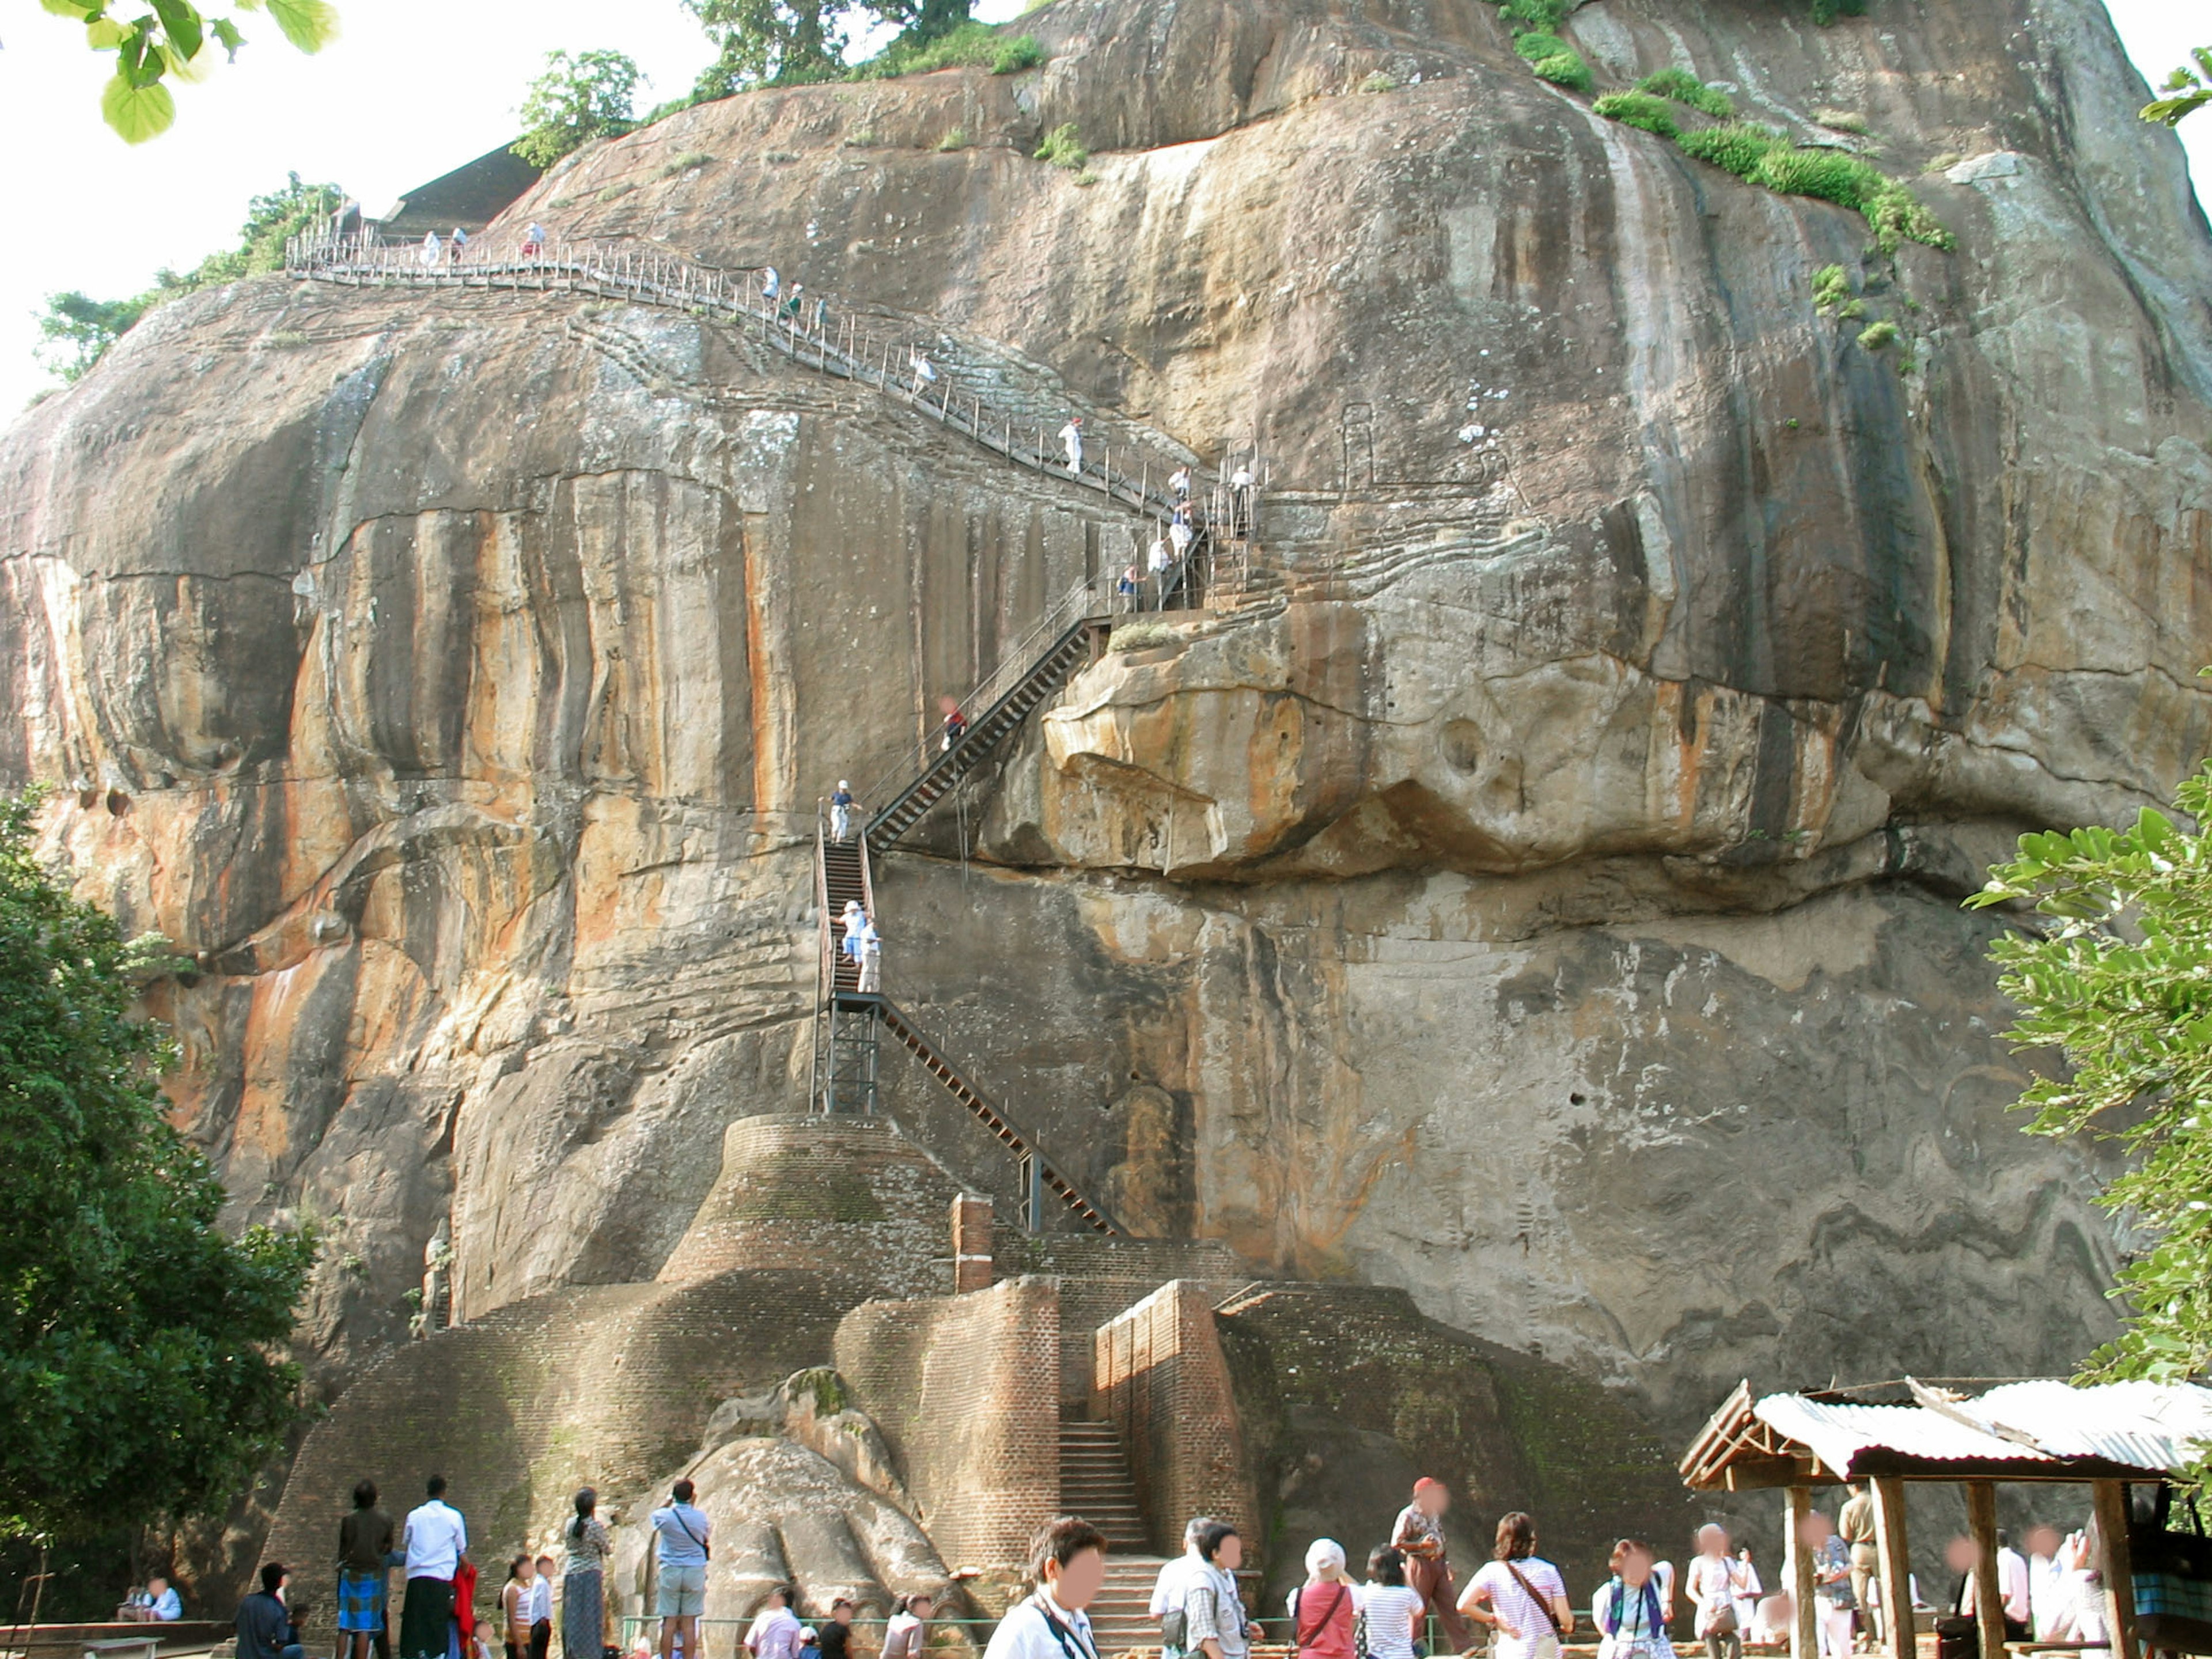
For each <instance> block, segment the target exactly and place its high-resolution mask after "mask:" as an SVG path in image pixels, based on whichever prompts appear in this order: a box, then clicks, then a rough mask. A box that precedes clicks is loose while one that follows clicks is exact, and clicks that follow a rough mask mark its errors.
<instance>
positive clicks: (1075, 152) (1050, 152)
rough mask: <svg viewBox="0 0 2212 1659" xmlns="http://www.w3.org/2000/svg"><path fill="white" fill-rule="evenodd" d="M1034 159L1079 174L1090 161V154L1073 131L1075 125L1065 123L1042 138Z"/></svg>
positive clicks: (1069, 122)
mask: <svg viewBox="0 0 2212 1659" xmlns="http://www.w3.org/2000/svg"><path fill="white" fill-rule="evenodd" d="M1036 159H1037V160H1038V161H1049V162H1051V163H1052V164H1053V165H1054V167H1066V169H1067V170H1068V171H1069V172H1071V173H1080V172H1082V171H1083V167H1084V164H1085V162H1087V161H1090V159H1091V152H1090V151H1089V150H1087V149H1084V147H1083V139H1082V137H1081V136H1080V135H1079V134H1078V133H1077V131H1075V123H1074V122H1073V121H1066V122H1063V123H1061V124H1060V125H1059V126H1056V127H1054V129H1053V130H1052V131H1050V132H1048V133H1047V134H1045V136H1044V143H1042V144H1039V145H1038V146H1037V149H1036Z"/></svg>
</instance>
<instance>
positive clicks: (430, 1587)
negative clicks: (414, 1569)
mask: <svg viewBox="0 0 2212 1659" xmlns="http://www.w3.org/2000/svg"><path fill="white" fill-rule="evenodd" d="M452 1640H453V1580H452V1579H450V1578H410V1579H409V1580H408V1581H407V1600H406V1602H405V1603H404V1605H403V1606H402V1607H400V1609H399V1659H446V1654H447V1644H449V1643H450V1642H451V1641H452Z"/></svg>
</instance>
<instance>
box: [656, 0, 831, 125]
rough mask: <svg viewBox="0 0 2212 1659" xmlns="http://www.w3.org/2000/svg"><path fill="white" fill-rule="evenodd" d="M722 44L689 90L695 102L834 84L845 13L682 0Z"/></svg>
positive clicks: (817, 2) (823, 0)
mask: <svg viewBox="0 0 2212 1659" xmlns="http://www.w3.org/2000/svg"><path fill="white" fill-rule="evenodd" d="M684 7H685V9H687V10H689V11H690V13H691V15H693V16H695V17H696V18H697V19H698V20H699V21H700V22H701V23H702V24H704V25H705V26H706V28H707V32H708V33H709V34H712V35H713V36H714V38H715V39H716V40H719V41H720V43H721V55H720V57H718V58H716V59H715V60H714V62H713V63H712V64H708V67H707V69H706V71H705V72H704V73H703V74H702V75H701V76H700V77H699V83H698V85H697V86H696V88H693V93H692V96H693V97H694V99H695V100H699V101H702V102H703V101H705V100H708V99H714V98H726V97H728V96H729V95H730V94H732V93H733V92H743V91H744V90H746V89H747V88H752V87H795V86H805V85H807V84H809V83H811V82H817V81H829V80H835V79H836V77H837V76H839V75H840V74H841V73H842V71H843V70H844V68H845V44H846V42H845V35H844V32H843V30H842V27H841V26H840V24H839V22H838V18H839V16H840V15H841V14H842V10H843V8H842V7H840V6H837V5H836V4H833V3H829V0H684Z"/></svg>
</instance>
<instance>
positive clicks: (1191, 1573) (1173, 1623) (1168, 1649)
mask: <svg viewBox="0 0 2212 1659" xmlns="http://www.w3.org/2000/svg"><path fill="white" fill-rule="evenodd" d="M1123 580H1124V582H1125V583H1126V584H1127V586H1125V588H1124V590H1123V591H1124V592H1127V593H1128V594H1130V595H1131V596H1132V598H1133V597H1134V595H1135V593H1136V591H1137V568H1136V566H1134V565H1131V566H1130V567H1129V568H1128V570H1127V572H1126V573H1125V574H1124V576H1123ZM1212 1524H1213V1517H1212V1516H1210V1515H1194V1516H1192V1517H1191V1518H1190V1520H1189V1522H1188V1523H1186V1524H1185V1526H1184V1527H1183V1529H1182V1554H1181V1555H1179V1556H1177V1557H1176V1559H1174V1560H1172V1561H1170V1562H1169V1563H1168V1564H1167V1565H1165V1566H1164V1567H1162V1568H1161V1569H1160V1571H1159V1577H1157V1578H1155V1579H1153V1580H1152V1604H1151V1607H1149V1608H1148V1611H1149V1612H1150V1613H1151V1615H1152V1622H1153V1623H1154V1624H1156V1625H1158V1626H1159V1627H1160V1652H1161V1659H1182V1656H1183V1655H1185V1654H1187V1653H1188V1652H1189V1651H1190V1643H1189V1639H1188V1637H1189V1620H1188V1617H1187V1616H1186V1615H1185V1613H1184V1612H1183V1600H1184V1597H1186V1596H1187V1595H1188V1594H1189V1593H1190V1587H1191V1586H1192V1585H1193V1584H1194V1583H1197V1582H1198V1580H1199V1577H1200V1575H1201V1574H1202V1573H1204V1572H1205V1571H1206V1557H1205V1556H1204V1555H1203V1554H1201V1553H1200V1549H1199V1547H1200V1545H1201V1544H1202V1543H1204V1542H1205V1541H1206V1528H1208V1527H1210V1526H1212Z"/></svg>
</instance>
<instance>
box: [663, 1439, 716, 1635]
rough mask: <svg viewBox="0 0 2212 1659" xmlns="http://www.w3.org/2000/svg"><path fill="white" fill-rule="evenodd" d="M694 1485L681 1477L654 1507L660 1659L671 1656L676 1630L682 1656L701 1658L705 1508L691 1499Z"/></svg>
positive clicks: (704, 1592)
mask: <svg viewBox="0 0 2212 1659" xmlns="http://www.w3.org/2000/svg"><path fill="white" fill-rule="evenodd" d="M693 1490H694V1488H693V1486H692V1485H691V1483H690V1481H689V1480H679V1481H678V1482H677V1483H676V1485H675V1486H674V1487H673V1488H671V1491H670V1492H669V1496H668V1501H667V1502H666V1503H665V1504H662V1505H661V1506H660V1507H659V1509H657V1510H653V1551H654V1560H655V1562H656V1563H657V1564H658V1565H659V1575H658V1576H659V1613H660V1659H670V1655H671V1653H673V1652H674V1650H675V1647H676V1640H677V1638H678V1636H681V1637H682V1638H684V1659H699V1615H700V1614H701V1613H704V1612H705V1611H706V1610H707V1555H708V1550H707V1543H708V1530H709V1528H708V1521H707V1513H706V1511H705V1510H702V1509H699V1508H696V1506H695V1505H694V1504H692V1502H691V1495H692V1492H693Z"/></svg>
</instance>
